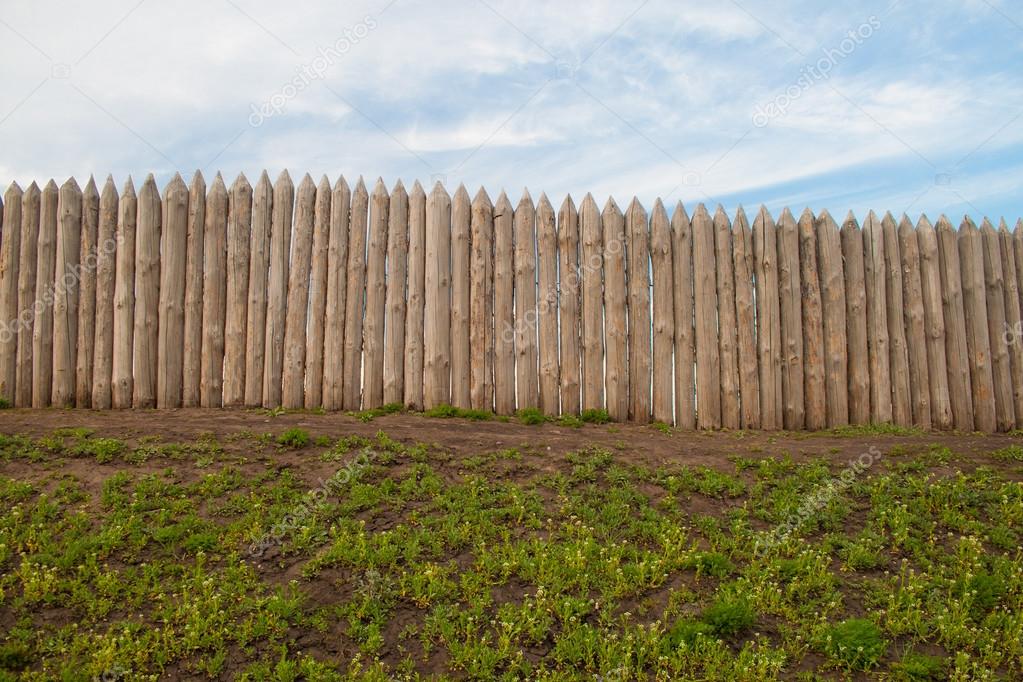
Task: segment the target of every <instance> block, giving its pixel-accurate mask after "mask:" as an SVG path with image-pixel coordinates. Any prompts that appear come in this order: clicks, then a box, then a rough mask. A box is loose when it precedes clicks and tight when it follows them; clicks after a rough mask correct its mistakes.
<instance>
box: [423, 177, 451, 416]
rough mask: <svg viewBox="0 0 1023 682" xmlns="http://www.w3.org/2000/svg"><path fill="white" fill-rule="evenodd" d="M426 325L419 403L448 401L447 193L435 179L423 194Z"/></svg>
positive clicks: (429, 405) (428, 406)
mask: <svg viewBox="0 0 1023 682" xmlns="http://www.w3.org/2000/svg"><path fill="white" fill-rule="evenodd" d="M425 280H426V312H425V315H426V325H425V328H424V332H423V407H424V408H426V409H427V410H429V409H432V408H434V407H438V406H440V405H444V404H449V403H450V402H451V197H449V196H448V193H447V191H446V190H445V189H444V187H443V186H442V185H441V184H440V183H439V182H438V183H436V184H435V185H434V186H433V190H431V191H430V196H428V197H427V198H426V278H425Z"/></svg>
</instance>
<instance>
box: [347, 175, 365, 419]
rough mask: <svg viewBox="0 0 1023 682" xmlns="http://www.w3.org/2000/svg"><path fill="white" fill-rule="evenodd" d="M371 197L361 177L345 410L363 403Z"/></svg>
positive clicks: (353, 238) (351, 266) (353, 235)
mask: <svg viewBox="0 0 1023 682" xmlns="http://www.w3.org/2000/svg"><path fill="white" fill-rule="evenodd" d="M368 210H369V194H368V193H367V192H366V183H365V182H364V181H363V179H362V178H361V177H360V178H359V183H358V184H357V185H356V186H355V192H354V193H353V194H352V217H351V222H350V223H349V227H350V231H349V233H348V294H347V306H346V309H345V366H344V402H343V407H344V409H346V410H358V409H359V406H360V405H361V404H362V324H363V314H364V312H365V302H366V226H367V222H366V221H367V215H366V212H367V211H368Z"/></svg>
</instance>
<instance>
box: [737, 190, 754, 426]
mask: <svg viewBox="0 0 1023 682" xmlns="http://www.w3.org/2000/svg"><path fill="white" fill-rule="evenodd" d="M732 229H733V232H734V234H733V235H732V263H733V266H734V269H735V317H736V322H737V324H738V328H739V335H738V352H739V398H740V400H741V412H740V414H739V426H740V427H742V428H743V429H759V428H760V424H761V421H760V377H759V375H758V372H757V338H756V331H757V329H756V318H755V314H754V308H753V233H752V232H751V231H750V226H749V220H748V219H747V218H746V212H745V211H743V210H742V207H741V206H740V207H739V209H738V211H736V214H735V221H734V222H733V223H732Z"/></svg>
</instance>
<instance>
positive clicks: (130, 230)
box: [110, 176, 138, 409]
mask: <svg viewBox="0 0 1023 682" xmlns="http://www.w3.org/2000/svg"><path fill="white" fill-rule="evenodd" d="M117 216H118V217H117V263H116V273H115V275H114V359H113V366H112V368H111V372H112V383H111V394H110V400H111V405H112V406H113V407H115V408H122V409H123V408H128V407H131V403H132V395H133V394H134V392H135V382H134V373H133V371H132V353H133V352H134V346H135V234H136V232H137V226H138V223H137V221H138V198H137V197H136V195H135V185H134V183H132V181H131V177H130V176H129V177H128V179H127V180H126V181H125V183H124V189H122V190H121V198H120V201H119V202H118V213H117Z"/></svg>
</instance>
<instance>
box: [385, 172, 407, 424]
mask: <svg viewBox="0 0 1023 682" xmlns="http://www.w3.org/2000/svg"><path fill="white" fill-rule="evenodd" d="M407 277H408V192H406V191H405V186H404V185H403V184H401V180H399V181H398V182H396V183H395V185H394V188H393V189H392V190H391V196H390V206H389V208H388V209H387V301H386V303H385V315H386V317H385V320H384V404H385V405H391V404H394V403H397V404H401V403H402V401H403V400H404V399H405V374H404V369H405V315H406V310H405V301H406V297H407V296H408V287H407V284H406V280H407Z"/></svg>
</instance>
